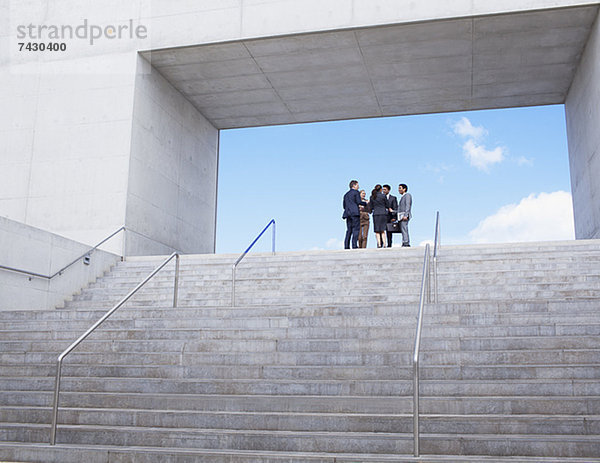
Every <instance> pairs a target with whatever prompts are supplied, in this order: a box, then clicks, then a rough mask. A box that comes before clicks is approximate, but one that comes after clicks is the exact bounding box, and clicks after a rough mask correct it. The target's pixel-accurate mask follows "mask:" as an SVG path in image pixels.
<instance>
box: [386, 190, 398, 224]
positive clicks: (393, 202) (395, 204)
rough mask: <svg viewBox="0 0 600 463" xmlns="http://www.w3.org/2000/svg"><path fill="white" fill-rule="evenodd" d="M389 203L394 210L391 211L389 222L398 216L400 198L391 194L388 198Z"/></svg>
mask: <svg viewBox="0 0 600 463" xmlns="http://www.w3.org/2000/svg"><path fill="white" fill-rule="evenodd" d="M388 205H389V207H390V209H392V210H393V211H394V212H390V213H389V217H388V222H391V220H392V219H395V218H396V217H397V215H396V212H398V198H396V197H395V196H394V195H390V197H389V198H388Z"/></svg>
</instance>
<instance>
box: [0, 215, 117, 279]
mask: <svg viewBox="0 0 600 463" xmlns="http://www.w3.org/2000/svg"><path fill="white" fill-rule="evenodd" d="M122 231H127V228H126V227H124V226H123V227H121V228H119V229H118V230H117V231H114V232H113V233H111V234H110V235H108V236H107V237H106V238H104V239H103V240H102V241H100V242H99V243H98V244H97V245H96V246H94V247H92V248H90V249H88V250H87V251H86V252H84V253H83V254H81V255H80V256H79V257H77V259H74V260H73V261H71V262H69V263H68V264H67V265H65V266H64V267H62V268H61V269H60V270H58V271H56V272H54V273H53V274H51V275H43V274H41V273H36V272H30V271H29V270H23V269H20V268H15V267H9V266H6V265H0V269H1V270H7V271H9V272H15V273H21V274H23V275H28V276H29V279H31V278H32V277H34V278H42V279H44V280H52V279H53V278H55V277H57V276H58V275H62V274H63V272H64V271H65V270H67V269H68V268H69V267H71V266H72V265H74V264H76V263H77V262H79V261H80V260H81V259H85V258H86V257H87V258H89V257H90V255H91V254H92V253H93V252H94V251H95V250H97V249H98V248H99V247H100V246H102V245H103V244H104V243H106V242H107V241H108V240H110V239H111V238H112V237H113V236H116V235H118V234H119V233H121V232H122ZM124 255H125V254H124V252H123V253H122V255H121V260H123V259H124V257H123V256H124Z"/></svg>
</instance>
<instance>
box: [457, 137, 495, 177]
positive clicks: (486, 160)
mask: <svg viewBox="0 0 600 463" xmlns="http://www.w3.org/2000/svg"><path fill="white" fill-rule="evenodd" d="M463 154H464V155H465V158H466V159H467V160H468V161H469V163H470V164H471V165H472V166H473V167H476V168H477V169H479V170H483V171H484V172H489V170H490V166H491V165H493V164H498V163H499V162H502V161H503V160H504V148H501V147H497V148H496V149H494V150H491V151H490V150H488V149H486V148H485V146H483V145H479V144H477V142H475V140H472V139H470V140H467V141H466V142H465V144H464V145H463Z"/></svg>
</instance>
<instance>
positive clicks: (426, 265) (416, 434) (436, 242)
mask: <svg viewBox="0 0 600 463" xmlns="http://www.w3.org/2000/svg"><path fill="white" fill-rule="evenodd" d="M440 245H441V234H440V212H439V211H437V212H436V214H435V236H434V239H433V302H434V303H435V304H437V302H438V275H437V258H438V255H439V250H440ZM429 254H430V246H429V244H426V245H425V256H424V257H423V274H422V276H421V292H420V295H419V313H418V315H417V330H416V333H415V346H414V349H413V445H414V448H413V451H414V455H415V457H418V456H419V455H420V452H421V445H420V443H421V442H420V431H419V377H420V375H419V373H420V371H419V354H420V352H421V331H422V329H423V310H424V308H425V300H427V303H431V271H430V267H431V264H430V263H431V258H430V256H429Z"/></svg>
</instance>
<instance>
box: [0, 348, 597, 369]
mask: <svg viewBox="0 0 600 463" xmlns="http://www.w3.org/2000/svg"><path fill="white" fill-rule="evenodd" d="M57 354H58V353H57V352H12V353H0V364H1V365H18V364H24V363H48V364H51V363H52V362H53V361H56V357H57ZM68 359H69V363H74V364H78V363H80V364H89V365H187V366H196V365H198V366H200V365H207V366H210V365H230V366H246V365H257V366H263V367H270V366H286V365H290V366H311V367H312V366H324V367H329V366H371V367H377V366H402V365H406V366H409V365H411V359H412V351H411V350H409V349H408V348H407V349H406V350H404V351H396V350H395V346H393V344H392V345H391V346H390V349H389V350H388V351H387V352H366V353H365V352H361V351H356V352H351V351H349V352H339V351H333V352H330V351H328V352H314V351H308V352H296V351H282V350H278V351H258V352H244V351H238V352H232V353H229V352H227V353H222V352H218V351H217V352H193V351H191V352H190V351H182V352H113V351H110V352H80V351H74V352H72V353H71V354H69V357H68ZM421 361H422V363H423V364H426V365H442V366H445V365H469V366H475V365H483V366H486V365H514V364H520V365H523V366H527V365H536V366H537V365H545V364H557V365H560V364H562V365H565V366H567V365H596V364H598V363H600V356H599V355H598V350H597V349H571V350H568V349H554V350H509V351H499V350H492V351H483V350H479V351H460V352H452V351H437V352H433V351H430V350H427V351H424V352H422V353H421Z"/></svg>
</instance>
